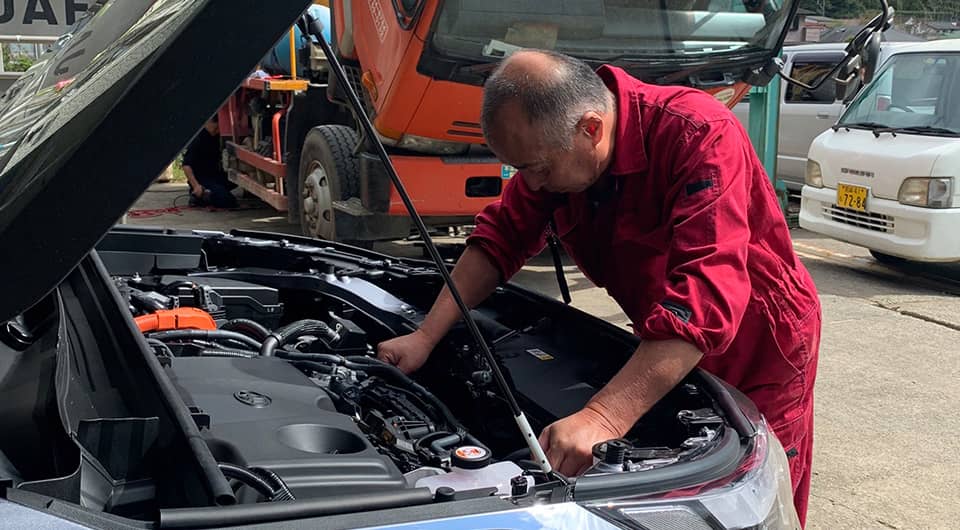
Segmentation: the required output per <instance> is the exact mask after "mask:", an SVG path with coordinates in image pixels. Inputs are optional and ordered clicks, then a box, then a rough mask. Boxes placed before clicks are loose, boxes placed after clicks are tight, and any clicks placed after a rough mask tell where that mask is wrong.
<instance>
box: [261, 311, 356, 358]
mask: <svg viewBox="0 0 960 530" xmlns="http://www.w3.org/2000/svg"><path fill="white" fill-rule="evenodd" d="M303 335H323V336H324V337H326V338H327V340H329V341H330V342H337V341H339V340H340V335H339V334H338V333H337V332H336V331H334V330H332V329H330V326H328V325H327V323H326V322H322V321H320V320H309V319H307V320H298V321H296V322H292V323H290V324H287V325H286V326H284V327H282V328H280V329H279V330H277V331H275V332H273V333H271V334H270V335H269V336H268V337H267V338H265V339H263V345H262V346H261V347H260V355H263V356H264V357H272V356H273V355H274V353H275V352H276V350H277V348H281V347H283V346H284V345H286V344H287V343H288V342H290V341H291V340H293V339H295V338H297V337H300V336H303Z"/></svg>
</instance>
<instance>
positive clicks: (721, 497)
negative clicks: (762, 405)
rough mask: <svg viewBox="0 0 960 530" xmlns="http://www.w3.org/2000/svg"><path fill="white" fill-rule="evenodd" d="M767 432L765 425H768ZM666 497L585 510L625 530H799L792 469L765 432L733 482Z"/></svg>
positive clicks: (597, 505) (594, 505)
mask: <svg viewBox="0 0 960 530" xmlns="http://www.w3.org/2000/svg"><path fill="white" fill-rule="evenodd" d="M764 427H765V426H764ZM684 493H686V495H683V494H677V493H676V492H675V493H674V494H672V495H670V496H668V498H659V499H655V498H650V499H644V500H635V501H630V500H616V501H611V502H606V503H604V502H595V503H592V504H591V505H588V506H587V508H588V509H590V510H591V511H593V512H594V513H596V514H597V515H600V516H601V517H603V518H605V519H607V520H608V521H612V522H615V523H617V524H618V526H620V527H622V528H629V529H637V530H641V529H649V528H687V529H703V530H714V529H717V528H724V529H743V528H751V529H757V530H799V528H800V522H799V520H798V518H797V512H796V510H795V509H794V507H793V490H792V488H791V485H790V466H789V464H788V462H787V457H786V454H785V453H784V450H783V446H781V445H780V442H779V441H778V440H777V438H776V436H772V435H770V434H769V431H767V430H766V429H765V428H763V429H762V430H760V431H759V432H758V433H757V435H756V436H755V437H754V439H753V440H752V447H751V449H750V450H749V451H748V454H747V455H746V458H745V459H744V462H743V463H742V464H741V466H740V469H739V470H738V471H737V473H735V475H734V476H733V477H730V478H728V479H727V480H720V481H717V482H715V483H712V484H706V485H704V486H702V487H700V488H690V489H689V490H685V491H684Z"/></svg>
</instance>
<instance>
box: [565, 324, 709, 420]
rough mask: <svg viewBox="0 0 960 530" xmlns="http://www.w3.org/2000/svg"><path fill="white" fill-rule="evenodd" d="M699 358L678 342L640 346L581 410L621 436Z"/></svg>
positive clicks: (689, 346) (692, 348) (681, 377)
mask: <svg viewBox="0 0 960 530" xmlns="http://www.w3.org/2000/svg"><path fill="white" fill-rule="evenodd" d="M702 357H703V354H701V353H700V352H699V351H698V350H697V348H696V347H694V346H693V345H691V344H690V343H688V342H686V341H682V340H664V341H650V342H643V343H641V344H640V346H639V347H638V348H637V351H636V352H634V354H633V356H631V357H630V360H628V361H627V364H625V365H624V366H623V368H621V369H620V371H619V372H617V375H615V376H614V377H613V379H611V380H610V382H609V383H607V385H606V386H604V387H603V389H601V390H600V392H598V393H597V394H596V395H595V396H594V397H593V399H591V400H590V402H589V403H587V405H586V407H584V409H585V411H591V412H594V413H595V415H596V416H597V420H598V421H601V422H603V423H605V424H606V425H607V427H608V428H609V429H610V430H611V431H614V432H618V433H620V436H623V435H624V434H626V433H627V431H629V430H630V428H631V427H633V424H634V423H636V422H637V420H638V419H640V417H641V416H643V415H644V414H646V413H647V411H649V410H650V408H651V407H653V406H654V405H655V404H656V403H657V401H660V398H662V397H663V396H665V395H666V394H667V392H669V391H670V390H671V389H672V388H673V387H675V386H677V383H679V382H680V380H681V379H683V378H684V376H686V375H687V374H688V373H690V371H691V370H693V369H694V368H695V367H696V366H697V363H699V362H700V359H701V358H702Z"/></svg>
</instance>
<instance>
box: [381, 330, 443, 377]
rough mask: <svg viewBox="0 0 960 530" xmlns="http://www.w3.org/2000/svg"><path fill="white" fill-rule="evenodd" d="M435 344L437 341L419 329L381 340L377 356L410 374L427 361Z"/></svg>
mask: <svg viewBox="0 0 960 530" xmlns="http://www.w3.org/2000/svg"><path fill="white" fill-rule="evenodd" d="M434 346H436V341H434V340H433V339H431V338H430V337H429V336H427V334H426V333H424V332H423V331H422V330H419V329H418V330H417V331H414V332H413V333H410V334H409V335H403V336H401V337H397V338H395V339H390V340H388V341H384V342H381V343H380V344H379V345H377V358H378V359H380V360H381V361H384V362H387V363H390V364H392V365H394V366H396V367H397V368H399V369H400V371H402V372H403V373H405V374H409V373H410V372H414V371H416V370H417V369H419V368H420V367H421V366H423V363H425V362H427V358H428V357H430V352H432V351H433V348H434Z"/></svg>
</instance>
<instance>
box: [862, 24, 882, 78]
mask: <svg viewBox="0 0 960 530" xmlns="http://www.w3.org/2000/svg"><path fill="white" fill-rule="evenodd" d="M882 39H883V36H882V34H881V33H880V32H876V33H873V34H872V35H870V37H869V38H868V39H867V42H866V43H864V46H863V49H861V50H860V79H861V80H862V81H863V84H867V83H869V82H870V81H872V80H873V74H874V73H876V71H877V66H878V65H877V63H879V62H880V41H881V40H882Z"/></svg>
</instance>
